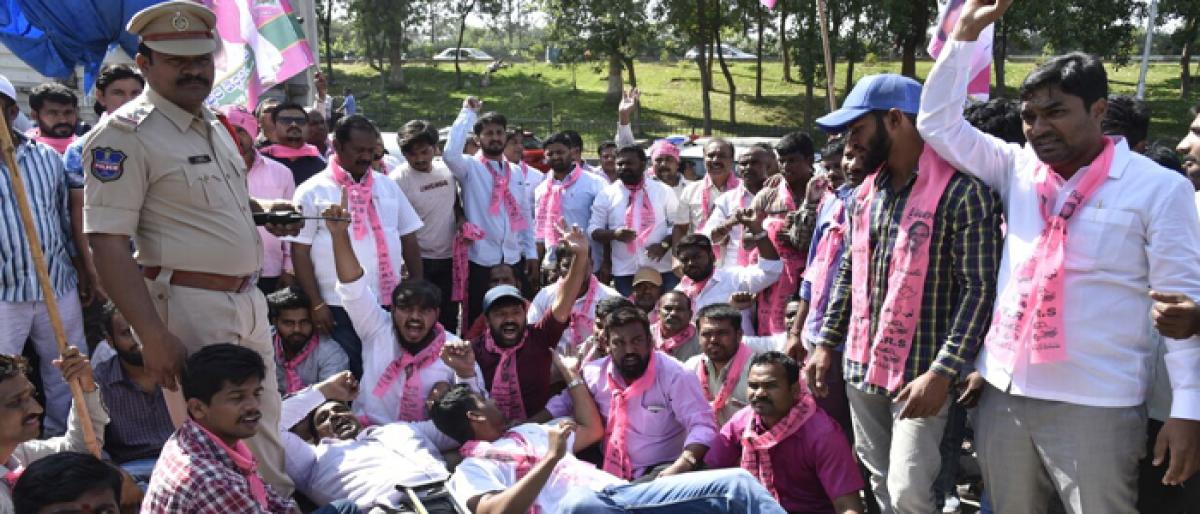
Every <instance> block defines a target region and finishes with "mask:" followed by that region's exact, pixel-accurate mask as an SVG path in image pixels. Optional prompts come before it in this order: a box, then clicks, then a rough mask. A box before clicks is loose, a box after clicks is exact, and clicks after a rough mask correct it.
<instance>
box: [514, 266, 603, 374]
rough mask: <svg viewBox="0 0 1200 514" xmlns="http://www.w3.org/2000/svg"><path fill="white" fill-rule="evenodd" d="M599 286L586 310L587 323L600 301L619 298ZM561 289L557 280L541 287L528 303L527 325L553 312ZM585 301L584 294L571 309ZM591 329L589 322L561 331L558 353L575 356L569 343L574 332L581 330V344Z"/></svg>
mask: <svg viewBox="0 0 1200 514" xmlns="http://www.w3.org/2000/svg"><path fill="white" fill-rule="evenodd" d="M599 286H600V287H599V289H597V291H596V296H595V298H593V299H592V306H591V308H590V309H588V313H587V316H588V320H589V321H595V319H596V304H598V303H600V300H603V299H605V298H616V297H618V296H621V293H618V292H617V290H616V289H613V288H611V287H609V286H606V285H604V284H599ZM561 287H562V281H561V280H559V281H558V282H555V283H553V284H550V285H548V286H546V287H543V288H542V290H541V291H538V294H537V296H534V297H533V301H532V302H530V303H529V312H528V313H527V315H526V318H527V321H528V322H529V324H531V325H532V324H534V323H537V322H539V321H541V320H542V317H543V316H546V315H547V314H548V313H549V312H550V311H552V310H554V302H555V301H557V300H558V290H559V289H560V288H561ZM589 293H590V291H589ZM585 300H587V295H586V294H585V295H583V296H581V297H579V298H578V299H576V300H575V305H574V307H572V308H573V309H579V308H582V307H583V302H584V301H585ZM593 328H595V326H594V324H593V323H591V322H589V323H588V324H587V326H586V327H576V326H575V325H574V323H572V324H571V326H569V327H567V329H566V330H564V331H563V335H562V338H561V339H559V340H558V352H559V353H560V354H562V355H565V356H572V357H573V356H575V355H576V353H577V352H576V350H577V349H576V348H572V347H571V346H572V345H571V343H572V342H573V341H574V340H575V333H576V331H577V330H580V329H582V330H583V335H582V336H581V337H580V338H579V341H580V343H581V344H582V342H583V340H584V339H587V337H588V336H590V335H592V329H593Z"/></svg>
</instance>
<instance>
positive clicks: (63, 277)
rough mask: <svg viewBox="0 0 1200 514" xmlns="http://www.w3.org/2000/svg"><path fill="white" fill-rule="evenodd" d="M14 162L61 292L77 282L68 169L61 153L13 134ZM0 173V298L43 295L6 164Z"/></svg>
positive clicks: (40, 297)
mask: <svg viewBox="0 0 1200 514" xmlns="http://www.w3.org/2000/svg"><path fill="white" fill-rule="evenodd" d="M14 142H16V144H17V151H16V154H17V155H16V157H17V166H18V167H19V168H20V170H21V178H22V179H23V181H24V182H25V188H26V189H27V191H28V192H29V194H28V195H27V196H26V198H28V199H29V208H30V211H32V213H33V221H34V225H35V226H36V227H37V234H38V238H39V239H40V240H41V243H42V253H44V254H45V257H46V265H47V269H48V270H49V272H50V283H51V285H52V286H53V287H54V294H55V296H63V295H66V294H67V293H69V292H71V290H72V289H75V287H76V286H77V280H76V276H75V267H74V265H73V264H72V262H71V255H72V254H73V253H74V251H75V249H74V247H73V246H72V244H73V243H72V240H71V233H72V232H71V210H70V207H69V203H68V200H67V198H68V194H67V174H66V172H64V171H63V162H62V156H60V155H59V154H58V152H56V151H54V149H53V148H50V147H49V146H46V145H43V144H41V143H35V142H33V141H31V140H30V139H29V138H26V137H25V136H23V135H15V136H14ZM0 169H3V170H4V173H3V176H0V220H3V225H2V226H0V302H35V301H44V300H45V297H44V296H43V295H42V290H41V288H40V287H39V286H38V279H37V270H36V269H34V266H33V257H32V256H31V255H30V248H29V240H28V238H27V237H26V234H25V226H24V225H23V224H22V223H21V214H20V211H19V210H18V209H17V203H16V202H17V200H16V196H14V195H13V183H12V179H11V178H10V177H9V174H8V168H7V166H5V165H4V164H3V163H2V162H0Z"/></svg>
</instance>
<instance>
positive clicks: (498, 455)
mask: <svg viewBox="0 0 1200 514" xmlns="http://www.w3.org/2000/svg"><path fill="white" fill-rule="evenodd" d="M503 438H504V439H508V440H510V441H513V442H515V443H516V444H517V448H518V449H517V450H506V449H502V448H496V446H495V443H488V442H484V441H478V440H476V441H467V442H466V443H464V444H463V445H462V447H461V448H459V449H458V453H459V454H460V455H462V456H463V457H464V458H466V457H475V458H477V459H487V460H493V461H497V462H507V463H511V464H512V465H513V466H515V467H516V468H517V469H516V474H517V482H520V481H521V479H522V478H525V475H528V474H529V470H531V469H533V465H534V464H537V463H538V461H539V460H541V458H540V457H539V456H538V455H537V453H536V452H534V450H533V445H531V444H529V441H526V440H525V437H524V436H522V435H521V434H520V433H518V432H516V431H511V430H510V431H508V432H506V433H505V434H504V437H503ZM514 485H515V484H514ZM541 512H542V509H541V508H539V507H538V505H537V500H536V499H535V500H534V502H533V504H532V505H530V506H529V510H528V511H527V512H526V514H541Z"/></svg>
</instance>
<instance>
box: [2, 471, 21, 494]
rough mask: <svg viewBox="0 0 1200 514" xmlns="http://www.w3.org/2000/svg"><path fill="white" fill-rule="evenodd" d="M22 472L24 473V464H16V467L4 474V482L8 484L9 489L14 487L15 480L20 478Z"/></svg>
mask: <svg viewBox="0 0 1200 514" xmlns="http://www.w3.org/2000/svg"><path fill="white" fill-rule="evenodd" d="M23 474H25V466H17V469H14V470H12V471H9V472H8V473H5V474H4V482H5V483H7V484H8V489H9V490H10V491H11V490H12V488H13V487H16V485H17V480H20V479H21V475H23Z"/></svg>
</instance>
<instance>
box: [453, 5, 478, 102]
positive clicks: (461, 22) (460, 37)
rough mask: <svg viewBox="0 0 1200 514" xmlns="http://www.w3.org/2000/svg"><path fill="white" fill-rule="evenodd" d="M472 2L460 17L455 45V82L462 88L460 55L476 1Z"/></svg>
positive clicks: (457, 86)
mask: <svg viewBox="0 0 1200 514" xmlns="http://www.w3.org/2000/svg"><path fill="white" fill-rule="evenodd" d="M469 1H470V4H468V5H466V6H465V8H464V9H463V11H462V16H461V17H459V19H458V43H456V44H455V45H454V84H455V88H456V89H462V85H463V81H462V69H461V68H460V67H459V65H458V56H459V54H460V53H461V49H462V42H463V34H464V33H465V32H466V30H467V15H469V14H471V9H473V8H474V7H475V1H474V0H469Z"/></svg>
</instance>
